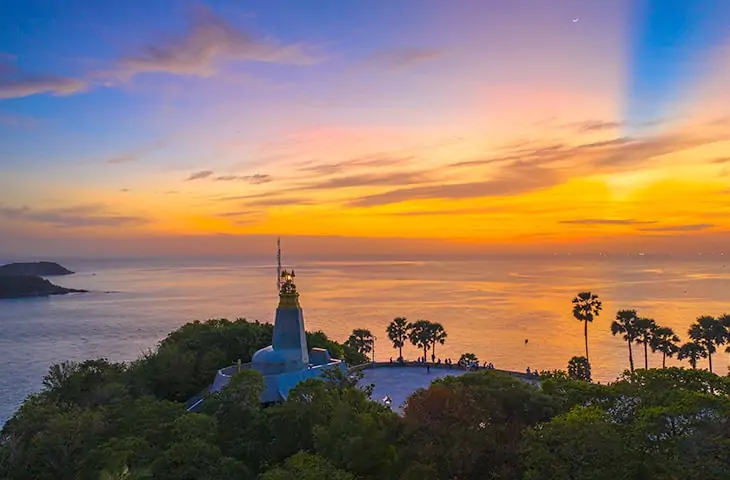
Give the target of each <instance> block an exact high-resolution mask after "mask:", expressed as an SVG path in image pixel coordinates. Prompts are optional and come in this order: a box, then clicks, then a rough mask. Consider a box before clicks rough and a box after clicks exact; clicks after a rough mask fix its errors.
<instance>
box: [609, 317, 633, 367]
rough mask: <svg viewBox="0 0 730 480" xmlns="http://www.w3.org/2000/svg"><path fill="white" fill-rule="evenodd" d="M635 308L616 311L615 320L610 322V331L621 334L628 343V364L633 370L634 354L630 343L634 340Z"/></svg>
mask: <svg viewBox="0 0 730 480" xmlns="http://www.w3.org/2000/svg"><path fill="white" fill-rule="evenodd" d="M637 319H638V317H637V315H636V310H619V311H618V312H616V320H614V321H613V322H612V323H611V333H612V334H613V335H614V336H616V335H618V334H619V333H620V334H622V336H623V339H624V340H626V342H627V343H628V344H629V366H630V367H631V371H632V372H633V371H634V354H633V353H632V351H631V344H632V343H634V342H635V341H636V337H637V331H636V320H637Z"/></svg>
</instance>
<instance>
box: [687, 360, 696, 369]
mask: <svg viewBox="0 0 730 480" xmlns="http://www.w3.org/2000/svg"><path fill="white" fill-rule="evenodd" d="M689 363H691V364H692V370H697V360H696V359H690V361H689Z"/></svg>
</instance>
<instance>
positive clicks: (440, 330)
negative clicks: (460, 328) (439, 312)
mask: <svg viewBox="0 0 730 480" xmlns="http://www.w3.org/2000/svg"><path fill="white" fill-rule="evenodd" d="M429 333H430V334H431V359H434V358H436V344H437V343H440V344H441V345H443V344H444V342H446V337H448V335H447V334H446V330H444V326H443V325H441V324H440V323H432V324H431V331H430V332H429Z"/></svg>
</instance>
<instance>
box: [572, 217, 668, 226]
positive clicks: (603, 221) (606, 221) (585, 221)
mask: <svg viewBox="0 0 730 480" xmlns="http://www.w3.org/2000/svg"><path fill="white" fill-rule="evenodd" d="M558 223H564V224H571V225H646V224H650V223H657V222H656V220H632V219H614V218H579V219H575V220H561V221H560V222H558Z"/></svg>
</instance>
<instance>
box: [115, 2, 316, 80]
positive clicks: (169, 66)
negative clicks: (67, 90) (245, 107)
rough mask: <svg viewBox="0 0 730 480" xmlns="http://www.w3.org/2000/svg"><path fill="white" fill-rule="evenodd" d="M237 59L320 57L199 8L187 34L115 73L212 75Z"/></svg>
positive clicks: (127, 61) (131, 58)
mask: <svg viewBox="0 0 730 480" xmlns="http://www.w3.org/2000/svg"><path fill="white" fill-rule="evenodd" d="M235 60H238V61H254V62H267V63H283V64H292V65H310V64H313V63H316V62H318V61H319V58H317V57H315V56H313V55H311V54H309V53H307V52H306V51H305V48H304V46H303V45H302V44H281V43H278V42H276V41H274V40H272V39H260V38H256V37H254V36H253V35H251V34H249V33H247V32H244V31H241V30H238V29H236V28H235V27H234V26H233V25H231V24H229V23H227V22H226V21H225V20H223V19H222V18H220V17H218V16H217V15H215V14H214V13H213V12H211V11H210V10H209V9H207V8H204V7H199V8H197V9H196V11H195V14H194V16H193V21H192V23H191V25H190V28H189V29H188V31H187V32H186V34H185V35H183V36H180V37H178V38H170V39H168V40H167V41H166V42H162V43H160V44H155V45H149V46H147V47H146V48H144V49H143V50H142V51H141V52H138V53H136V54H133V55H128V56H126V57H124V58H122V59H121V60H120V61H119V63H118V65H117V67H116V69H115V71H114V72H111V73H112V75H114V76H117V77H120V78H122V79H126V78H131V77H134V76H135V75H140V74H143V73H168V74H172V75H195V76H200V77H208V76H211V75H214V74H215V73H217V69H218V66H219V64H220V63H221V62H224V61H235ZM107 74H109V72H107Z"/></svg>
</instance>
